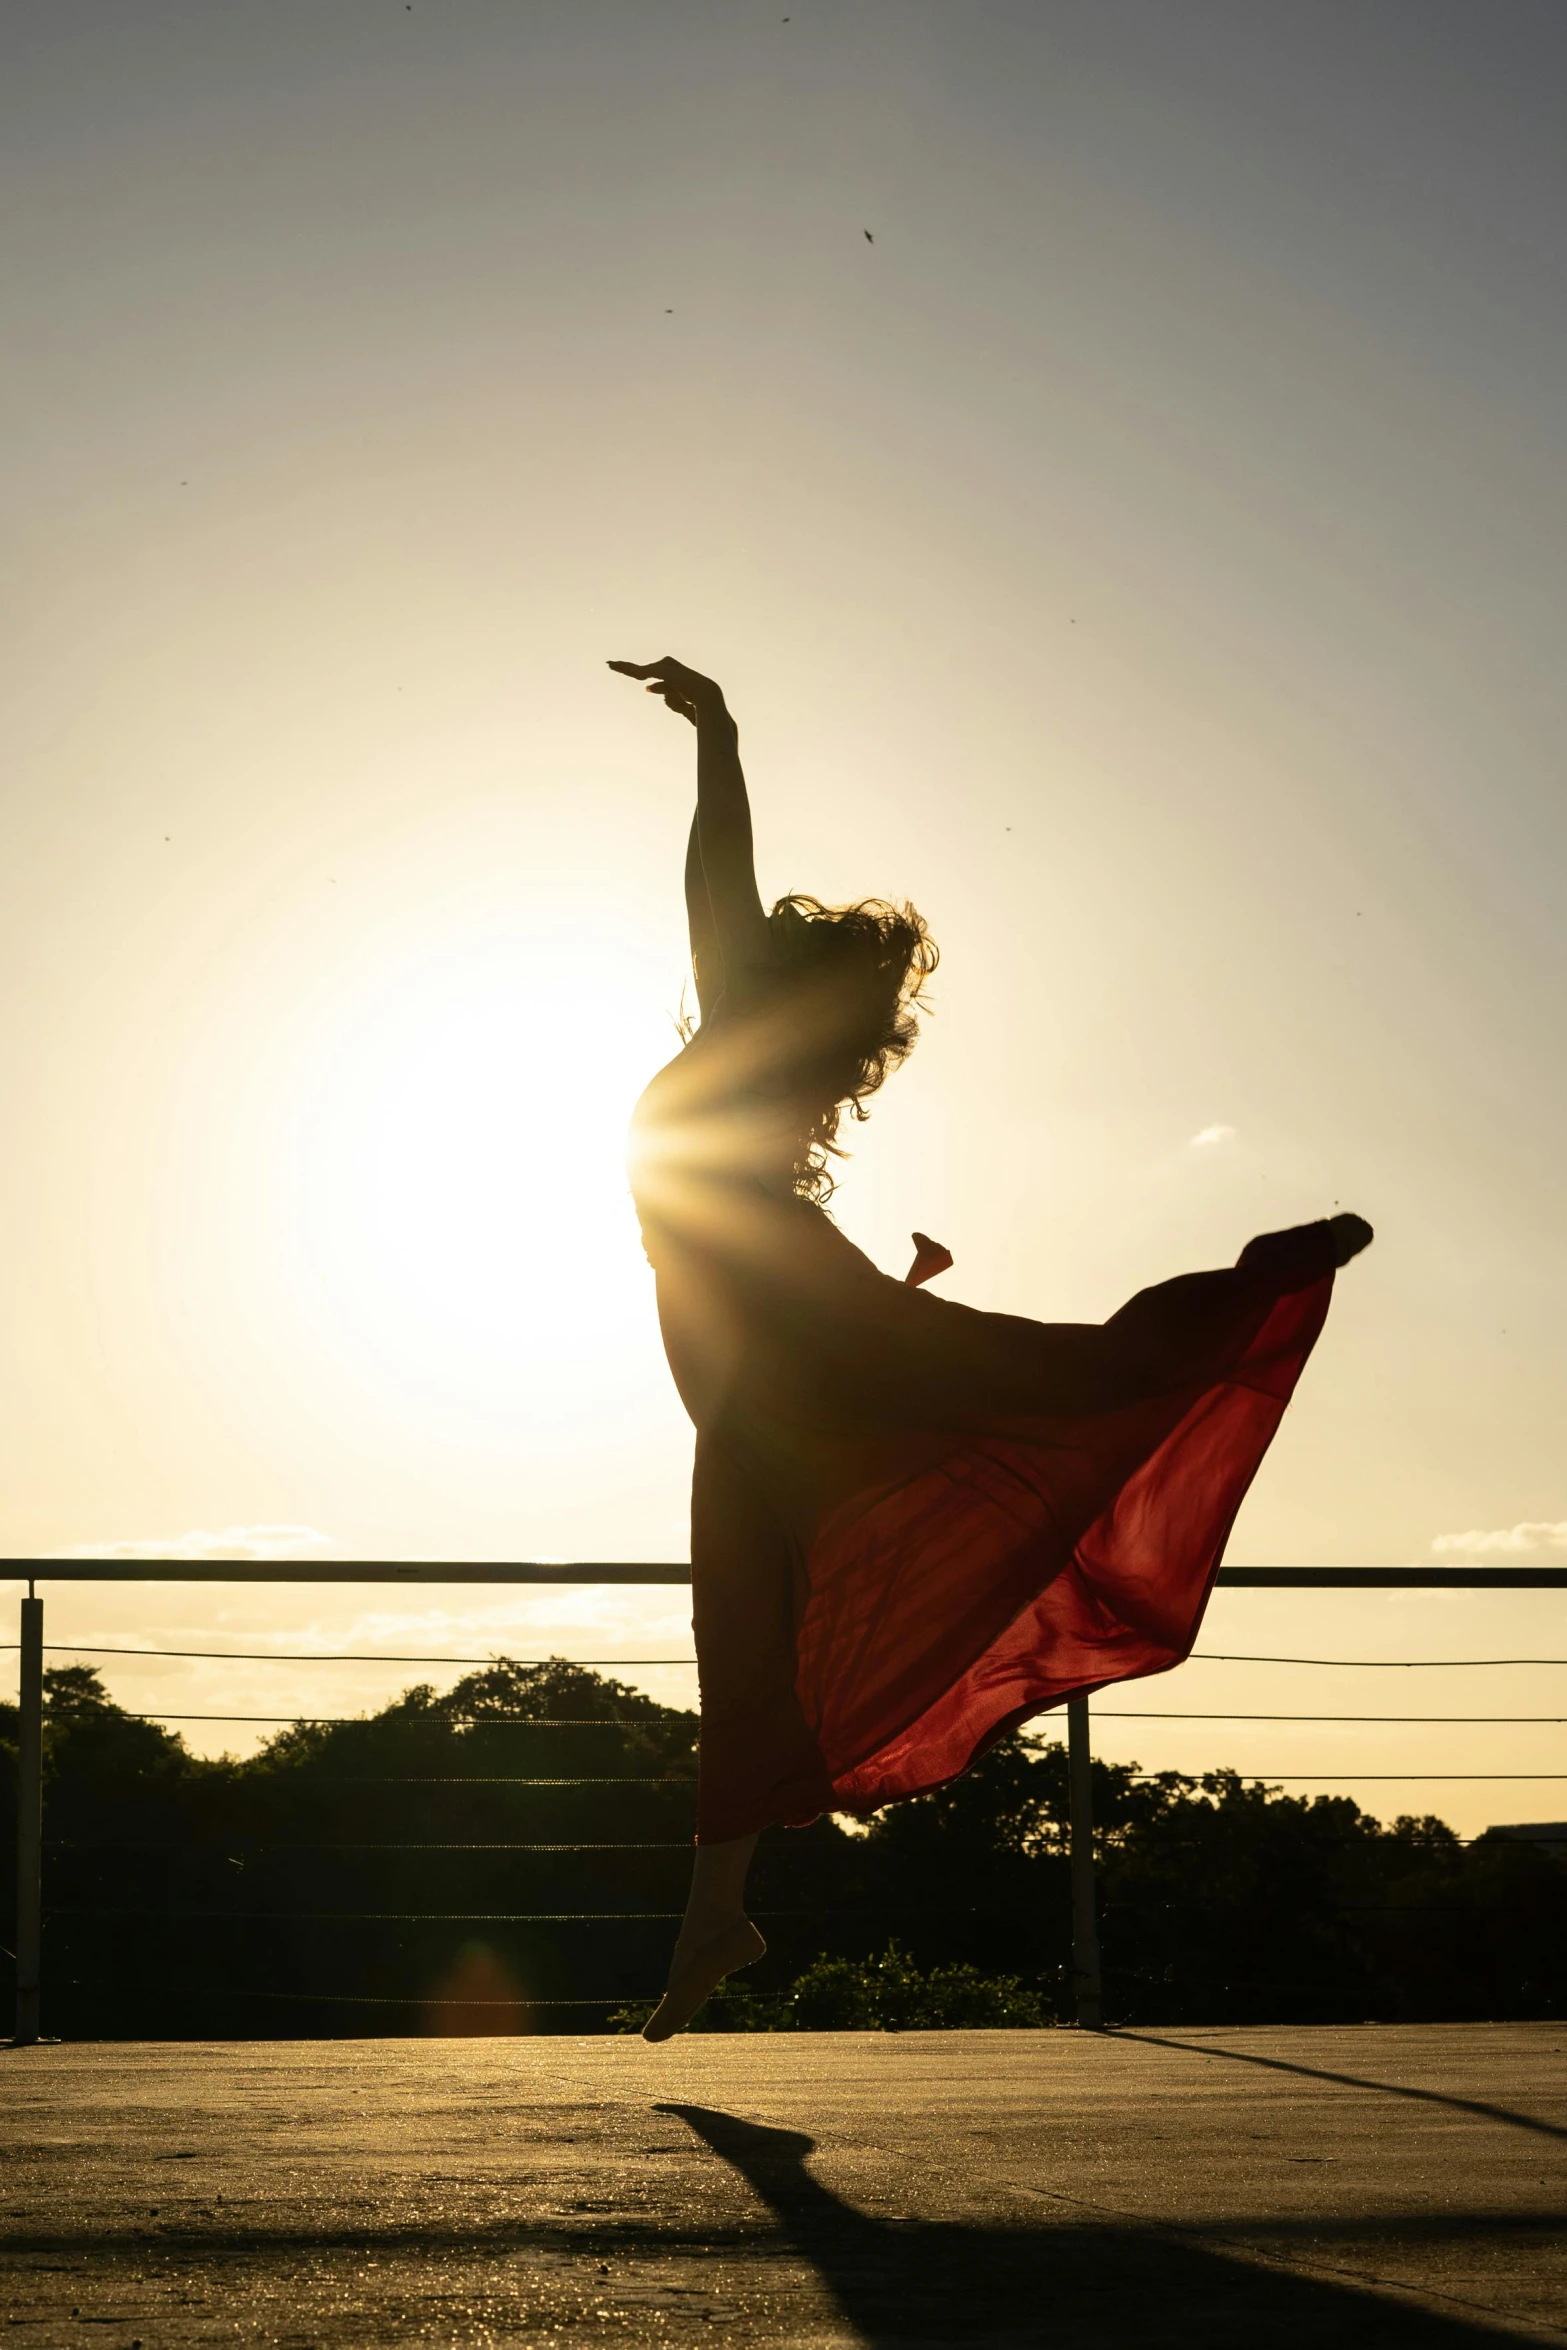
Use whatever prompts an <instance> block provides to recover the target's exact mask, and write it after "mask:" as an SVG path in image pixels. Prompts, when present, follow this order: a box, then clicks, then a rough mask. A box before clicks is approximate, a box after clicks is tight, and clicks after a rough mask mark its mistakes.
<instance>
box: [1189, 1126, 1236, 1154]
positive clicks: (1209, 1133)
mask: <svg viewBox="0 0 1567 2350" xmlns="http://www.w3.org/2000/svg"><path fill="white" fill-rule="evenodd" d="M1235 1135H1236V1129H1235V1128H1234V1127H1233V1126H1205V1127H1204V1128H1203V1129H1202V1132H1201V1133H1200V1134H1194V1135H1193V1136H1192V1138H1191V1141H1190V1142H1189V1143H1188V1144H1187V1146H1186V1147H1187V1149H1188V1150H1191V1151H1200V1150H1207V1149H1209V1148H1210V1147H1211V1145H1212V1144H1214V1143H1216V1142H1233V1141H1234V1140H1235Z"/></svg>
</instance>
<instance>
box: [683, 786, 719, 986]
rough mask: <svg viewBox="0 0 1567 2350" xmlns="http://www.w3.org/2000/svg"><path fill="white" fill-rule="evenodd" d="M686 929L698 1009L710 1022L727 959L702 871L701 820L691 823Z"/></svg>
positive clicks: (687, 868) (687, 852)
mask: <svg viewBox="0 0 1567 2350" xmlns="http://www.w3.org/2000/svg"><path fill="white" fill-rule="evenodd" d="M686 928H687V929H688V930H689V932H690V934H691V976H692V978H693V979H694V980H695V981H696V1007H697V1010H698V1011H699V1012H700V1013H701V1015H702V1018H703V1019H704V1020H710V1019H711V1018H712V1016H713V1012H714V1010H715V1008H716V1006H717V1004H718V1000H719V998H720V996H721V995H722V994H723V992H724V966H723V958H722V956H721V955H720V954H719V952H718V933H717V932H716V931H715V930H714V928H713V909H712V907H711V906H710V905H709V903H708V897H707V875H706V874H705V873H704V872H703V871H702V832H701V819H700V818H699V817H697V816H693V817H692V819H691V834H690V838H689V839H688V840H687V842H686Z"/></svg>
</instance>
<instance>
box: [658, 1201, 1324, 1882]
mask: <svg viewBox="0 0 1567 2350" xmlns="http://www.w3.org/2000/svg"><path fill="white" fill-rule="evenodd" d="M781 1230H782V1232H783V1233H784V1234H785V1236H786V1238H785V1241H784V1244H783V1245H781V1246H778V1245H775V1246H774V1247H773V1248H772V1249H770V1250H769V1251H768V1252H766V1261H765V1264H764V1263H762V1261H761V1252H753V1261H752V1264H751V1269H750V1271H749V1272H748V1273H747V1275H746V1276H745V1277H744V1278H743V1279H737V1278H734V1277H733V1269H732V1267H731V1269H730V1277H729V1278H728V1280H727V1286H726V1293H725V1297H724V1302H723V1307H722V1320H723V1323H724V1327H725V1331H726V1360H727V1361H728V1363H729V1365H730V1370H729V1375H728V1377H727V1379H726V1381H725V1383H724V1386H723V1390H722V1397H721V1401H720V1402H719V1403H718V1404H717V1405H716V1406H715V1407H714V1408H713V1409H712V1410H711V1412H710V1413H709V1414H708V1415H706V1422H707V1424H706V1425H704V1424H703V1417H704V1415H702V1414H700V1413H699V1414H698V1415H697V1416H698V1438H697V1454H696V1470H695V1476H694V1481H693V1491H692V1536H691V1560H692V1586H693V1593H692V1596H693V1614H694V1619H695V1628H696V1645H697V1661H698V1666H699V1669H700V1677H701V1691H702V1744H701V1764H700V1788H699V1801H698V1828H697V1832H698V1837H699V1839H700V1840H701V1841H704V1842H718V1841H722V1840H724V1839H727V1838H729V1837H734V1836H741V1835H746V1834H749V1833H751V1832H752V1831H753V1830H756V1829H759V1828H763V1827H767V1826H769V1825H771V1824H773V1823H783V1824H788V1825H795V1826H798V1825H803V1824H804V1823H805V1822H807V1821H809V1820H811V1819H813V1818H815V1817H816V1816H817V1815H818V1814H819V1813H821V1812H823V1811H847V1812H855V1813H866V1812H870V1811H874V1810H875V1809H877V1808H878V1807H879V1806H880V1805H882V1804H885V1803H889V1802H892V1801H893V1800H895V1799H896V1798H898V1797H901V1796H907V1795H918V1794H922V1793H924V1792H925V1791H926V1790H928V1789H930V1788H932V1787H938V1786H940V1785H942V1784H943V1783H944V1782H945V1781H946V1780H948V1779H951V1778H954V1777H956V1776H957V1774H958V1773H959V1772H961V1771H963V1770H964V1769H966V1768H967V1766H968V1765H969V1764H970V1763H971V1762H973V1761H974V1760H975V1759H976V1757H977V1756H979V1755H981V1754H982V1753H984V1751H985V1750H986V1748H987V1747H989V1746H991V1745H993V1744H994V1743H995V1741H996V1740H997V1739H998V1738H1000V1737H1002V1736H1003V1735H1004V1734H1005V1733H1006V1732H1007V1731H1008V1730H1010V1729H1012V1728H1014V1727H1015V1726H1016V1725H1017V1724H1018V1723H1019V1722H1023V1721H1026V1720H1027V1719H1029V1717H1030V1716H1032V1715H1036V1714H1039V1713H1041V1712H1044V1711H1045V1710H1047V1709H1048V1708H1049V1707H1051V1706H1056V1705H1060V1704H1062V1703H1063V1702H1064V1700H1065V1699H1067V1698H1068V1697H1072V1696H1076V1695H1080V1694H1083V1693H1085V1692H1088V1691H1091V1690H1095V1689H1101V1688H1103V1687H1104V1686H1105V1685H1106V1684H1107V1683H1109V1682H1114V1681H1124V1680H1130V1679H1132V1678H1134V1677H1136V1676H1137V1675H1140V1674H1146V1673H1157V1672H1163V1671H1165V1670H1167V1669H1168V1668H1169V1667H1170V1666H1171V1665H1175V1664H1179V1663H1180V1662H1181V1660H1182V1659H1183V1658H1184V1657H1186V1656H1187V1655H1188V1654H1189V1652H1190V1650H1191V1647H1192V1644H1193V1642H1194V1640H1195V1639H1196V1636H1197V1631H1198V1628H1199V1626H1200V1624H1201V1622H1202V1617H1203V1611H1204V1608H1205V1607H1206V1604H1207V1600H1208V1594H1209V1592H1210V1591H1211V1590H1212V1588H1213V1582H1214V1577H1215V1576H1216V1574H1217V1572H1218V1568H1219V1562H1220V1559H1221V1558H1222V1556H1223V1552H1224V1545H1225V1542H1226V1540H1227V1538H1228V1535H1229V1531H1230V1527H1231V1525H1232V1523H1233V1521H1234V1517H1235V1513H1236V1511H1237V1509H1238V1508H1239V1506H1240V1503H1241V1501H1242V1499H1243V1497H1244V1495H1245V1493H1246V1490H1247V1487H1248V1486H1249V1485H1250V1483H1251V1481H1252V1478H1253V1477H1254V1476H1255V1474H1256V1472H1257V1468H1258V1466H1259V1464H1260V1462H1261V1460H1262V1456H1263V1454H1264V1453H1265V1452H1266V1450H1267V1448H1268V1445H1269V1443H1270V1442H1271V1440H1272V1437H1273V1433H1274V1430H1275V1429H1276V1428H1277V1427H1278V1424H1279V1421H1280V1419H1281V1418H1282V1416H1283V1413H1284V1408H1285V1406H1286V1404H1287V1403H1288V1401H1289V1398H1290V1395H1291V1393H1292V1392H1293V1389H1294V1386H1295V1382H1296V1380H1297V1379H1298V1378H1299V1376H1300V1373H1301V1370H1302V1368H1303V1366H1304V1364H1305V1361H1306V1358H1307V1356H1308V1355H1309V1354H1310V1352H1311V1349H1312V1346H1313V1344H1314V1342H1315V1340H1316V1337H1317V1333H1318V1332H1319V1330H1320V1329H1321V1328H1322V1324H1323V1320H1324V1318H1325V1316H1326V1313H1327V1309H1328V1302H1329V1298H1330V1296H1331V1293H1332V1286H1333V1261H1334V1250H1333V1239H1332V1235H1331V1234H1330V1232H1329V1230H1328V1227H1327V1226H1326V1224H1312V1225H1304V1226H1301V1227H1299V1228H1298V1229H1297V1230H1295V1231H1292V1232H1283V1233H1272V1234H1268V1235H1265V1236H1264V1237H1263V1238H1262V1239H1260V1240H1256V1241H1253V1242H1252V1243H1251V1245H1250V1246H1249V1247H1248V1248H1247V1249H1246V1251H1245V1252H1244V1254H1243V1255H1242V1257H1241V1259H1240V1262H1239V1264H1238V1265H1236V1266H1235V1267H1234V1268H1232V1269H1231V1270H1229V1271H1226V1272H1218V1273H1199V1274H1187V1275H1183V1276H1182V1277H1180V1278H1179V1279H1177V1280H1174V1281H1169V1282H1165V1283H1162V1284H1161V1285H1160V1286H1159V1287H1157V1288H1155V1289H1149V1290H1144V1291H1142V1292H1141V1293H1140V1294H1139V1295H1138V1296H1137V1297H1135V1298H1133V1299H1132V1301H1131V1302H1130V1304H1129V1305H1127V1306H1124V1307H1123V1308H1122V1309H1121V1311H1120V1312H1119V1313H1118V1314H1115V1315H1113V1316H1112V1317H1111V1319H1110V1320H1109V1321H1108V1322H1106V1323H1103V1324H1047V1323H1037V1322H1028V1321H1024V1320H1021V1319H1020V1318H1018V1317H1015V1316H1012V1315H1006V1314H982V1313H977V1312H975V1311H973V1310H972V1309H971V1308H968V1307H965V1306H960V1305H954V1304H952V1303H950V1302H949V1301H947V1300H945V1299H942V1298H937V1297H932V1296H930V1295H929V1294H928V1293H923V1292H920V1291H916V1290H914V1289H911V1288H908V1287H906V1286H905V1285H904V1284H902V1283H900V1282H895V1281H892V1280H889V1279H888V1278H887V1277H886V1276H885V1275H882V1274H880V1273H877V1272H876V1270H875V1268H874V1267H872V1266H871V1265H870V1264H869V1262H868V1260H866V1259H865V1258H864V1257H862V1256H861V1255H860V1253H859V1251H858V1250H856V1249H853V1248H852V1246H851V1244H850V1243H849V1242H848V1241H846V1240H845V1239H844V1238H843V1237H842V1235H841V1234H839V1233H838V1232H837V1231H836V1229H835V1228H834V1227H833V1226H831V1225H830V1224H829V1223H828V1222H827V1220H826V1219H825V1218H823V1217H821V1216H819V1215H818V1214H815V1213H814V1212H812V1211H799V1212H797V1213H796V1214H795V1215H794V1216H793V1218H792V1220H791V1221H789V1222H787V1223H786V1224H785V1225H784V1226H783V1227H781ZM697 1271H698V1269H697V1268H694V1267H693V1266H692V1265H691V1263H690V1262H689V1259H688V1260H687V1262H686V1264H685V1266H684V1270H683V1274H682V1272H681V1270H680V1269H678V1268H674V1269H671V1268H667V1267H666V1265H664V1264H661V1265H660V1303H661V1307H664V1308H666V1309H668V1310H667V1311H666V1335H668V1336H669V1337H671V1338H674V1337H675V1333H676V1331H678V1330H679V1329H680V1328H681V1327H682V1326H684V1327H685V1328H686V1329H689V1325H690V1320H691V1314H690V1296H691V1282H692V1278H693V1276H694V1275H695V1274H696V1273H697ZM707 1272H708V1275H709V1276H711V1275H712V1272H713V1267H712V1265H711V1264H709V1266H708V1267H707ZM682 1290H683V1291H684V1292H685V1300H684V1307H685V1310H684V1311H682V1300H681V1298H680V1296H679V1294H678V1293H679V1292H680V1291H682ZM709 1295H710V1291H709ZM704 1311H706V1309H705V1308H704ZM671 1324H673V1325H674V1329H671V1328H670V1325H671ZM677 1353H678V1347H677V1345H676V1344H672V1345H671V1361H672V1363H676V1366H677V1377H678V1376H679V1367H678V1361H677Z"/></svg>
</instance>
